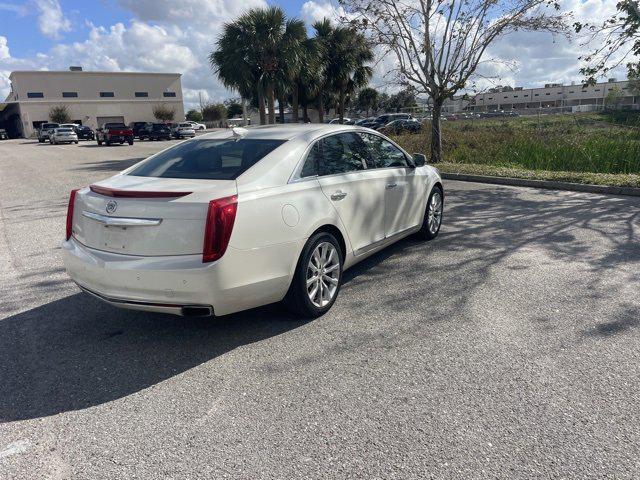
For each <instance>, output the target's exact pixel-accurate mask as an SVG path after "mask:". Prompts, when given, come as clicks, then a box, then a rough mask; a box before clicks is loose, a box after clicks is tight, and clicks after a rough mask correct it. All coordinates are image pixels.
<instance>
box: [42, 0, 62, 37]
mask: <svg viewBox="0 0 640 480" xmlns="http://www.w3.org/2000/svg"><path fill="white" fill-rule="evenodd" d="M35 5H36V8H37V9H38V12H39V15H38V27H39V28H40V31H41V32H42V34H43V35H46V36H47V37H49V38H53V39H55V40H57V39H58V38H60V32H68V31H70V30H71V22H70V21H69V20H68V19H67V18H65V16H64V14H63V13H62V7H60V2H59V1H58V0H36V2H35Z"/></svg>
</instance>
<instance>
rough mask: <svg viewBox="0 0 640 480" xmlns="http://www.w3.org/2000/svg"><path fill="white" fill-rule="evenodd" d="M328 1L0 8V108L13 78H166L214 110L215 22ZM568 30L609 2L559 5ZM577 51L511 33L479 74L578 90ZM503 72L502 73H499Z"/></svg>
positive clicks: (386, 61) (1, 2)
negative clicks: (98, 73)
mask: <svg viewBox="0 0 640 480" xmlns="http://www.w3.org/2000/svg"><path fill="white" fill-rule="evenodd" d="M332 1H334V2H335V0H0V100H2V99H3V98H4V97H5V96H6V94H7V93H8V91H9V81H8V75H9V73H10V72H11V71H13V70H32V69H35V70H38V69H48V70H58V69H64V70H66V69H67V68H68V67H69V65H81V66H83V68H84V69H85V70H113V71H117V70H131V71H170V72H178V73H182V74H183V76H182V86H183V93H184V96H185V101H186V103H187V107H190V106H194V105H195V104H196V102H197V99H198V98H199V96H202V97H203V98H204V99H205V100H208V101H220V100H223V99H225V98H228V97H230V96H233V92H229V91H227V90H225V89H224V88H223V87H222V86H221V85H220V83H219V82H218V81H217V79H216V78H215V77H214V75H213V74H212V72H211V69H210V67H209V65H208V63H207V60H206V59H207V55H208V53H209V52H210V51H211V49H212V47H213V45H214V43H215V40H216V39H217V37H218V35H219V34H220V30H221V26H222V24H223V23H224V22H225V21H229V20H232V19H233V18H235V17H237V16H238V15H239V14H240V13H241V12H242V11H244V10H246V9H247V8H250V7H254V6H265V5H267V4H276V5H279V6H281V7H282V8H284V9H285V11H286V12H287V14H288V15H289V16H297V17H300V18H302V19H303V20H305V21H306V22H307V23H308V24H310V23H311V22H313V21H314V20H317V19H320V18H322V17H324V16H328V17H333V18H335V17H336V9H335V5H334V4H332V3H331V2H332ZM560 3H561V5H562V8H563V9H565V10H566V11H573V12H574V18H575V19H576V20H583V21H584V20H592V19H603V18H606V17H607V16H609V15H610V14H611V13H613V11H614V9H615V1H614V0H560ZM584 52H585V48H584V47H582V46H580V44H579V42H576V41H574V42H569V41H567V40H566V39H563V38H553V37H552V36H551V35H549V34H537V33H533V34H531V33H525V32H517V33H515V34H512V35H511V36H509V37H508V38H504V39H501V40H500V41H497V42H495V44H494V45H492V47H491V48H490V51H489V52H488V53H487V56H488V57H491V58H492V59H496V61H495V62H487V65H485V66H484V67H483V68H485V69H486V71H487V72H488V73H489V74H491V75H492V76H494V77H497V80H496V81H497V82H499V83H501V84H505V85H512V86H516V85H519V86H524V87H530V86H538V85H541V84H544V83H549V82H564V83H568V82H570V81H579V80H580V79H581V77H580V75H579V72H578V71H579V67H580V65H579V61H578V57H579V56H580V54H583V53H584ZM507 65H508V66H507ZM393 67H394V61H393V58H391V57H390V56H387V57H384V58H382V59H381V60H380V61H379V62H378V63H377V64H375V65H374V77H373V79H372V80H371V84H372V85H373V86H376V87H379V88H386V89H393V87H392V86H391V87H390V86H388V84H387V81H386V80H385V74H386V73H387V72H389V71H390V70H392V69H393Z"/></svg>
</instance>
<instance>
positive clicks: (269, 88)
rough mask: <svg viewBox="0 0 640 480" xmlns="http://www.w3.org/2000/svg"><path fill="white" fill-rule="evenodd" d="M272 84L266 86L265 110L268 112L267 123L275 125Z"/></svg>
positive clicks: (274, 99)
mask: <svg viewBox="0 0 640 480" xmlns="http://www.w3.org/2000/svg"><path fill="white" fill-rule="evenodd" d="M274 90H275V89H274V86H273V82H269V84H268V85H267V109H268V110H269V123H270V124H274V123H276V98H275V92H274Z"/></svg>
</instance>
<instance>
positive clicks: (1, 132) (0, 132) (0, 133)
mask: <svg viewBox="0 0 640 480" xmlns="http://www.w3.org/2000/svg"><path fill="white" fill-rule="evenodd" d="M8 138H9V134H8V133H7V131H6V130H5V129H4V128H0V140H7V139H8Z"/></svg>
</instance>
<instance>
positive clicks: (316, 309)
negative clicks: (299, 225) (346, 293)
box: [284, 232, 344, 318]
mask: <svg viewBox="0 0 640 480" xmlns="http://www.w3.org/2000/svg"><path fill="white" fill-rule="evenodd" d="M343 263H344V254H343V252H342V250H341V248H340V244H339V243H338V241H337V240H336V238H335V237H334V236H333V235H331V234H330V233H327V232H319V233H317V234H315V235H314V236H312V237H311V238H310V239H309V240H308V241H307V243H306V245H305V247H304V248H303V249H302V254H301V255H300V259H299V260H298V265H297V266H296V271H295V274H294V276H293V280H292V282H291V286H290V287H289V291H288V292H287V295H286V297H285V299H284V304H285V306H286V307H287V308H288V309H289V310H291V311H292V312H293V313H295V314H296V315H299V316H301V317H303V318H316V317H319V316H320V315H323V314H324V313H326V312H327V311H328V310H329V309H330V308H331V306H332V305H333V304H334V302H335V301H336V298H338V293H339V291H340V280H341V279H342V265H343Z"/></svg>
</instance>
